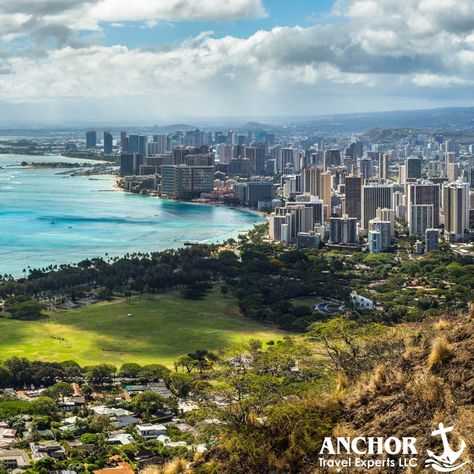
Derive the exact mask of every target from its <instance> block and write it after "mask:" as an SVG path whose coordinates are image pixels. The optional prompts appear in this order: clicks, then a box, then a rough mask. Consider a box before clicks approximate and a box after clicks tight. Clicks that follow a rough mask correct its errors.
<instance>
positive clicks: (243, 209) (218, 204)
mask: <svg viewBox="0 0 474 474" xmlns="http://www.w3.org/2000/svg"><path fill="white" fill-rule="evenodd" d="M120 179H121V178H120V177H119V176H115V179H114V183H113V188H114V189H115V190H116V191H119V192H122V193H127V194H134V195H137V196H144V197H149V198H157V199H162V200H164V201H172V202H179V203H181V204H191V205H195V206H212V207H223V208H225V209H231V210H234V211H241V212H247V213H249V214H253V215H255V216H258V217H261V218H262V219H264V220H265V222H266V223H268V217H269V215H268V214H266V213H265V212H262V211H258V210H257V209H250V208H248V207H244V206H227V205H226V204H224V203H221V202H213V201H202V202H201V201H182V200H180V199H173V198H169V197H162V196H159V195H158V194H156V193H153V194H148V193H144V194H142V193H132V192H130V191H127V190H125V189H123V188H122V187H121V186H119V181H120ZM255 225H257V224H254V226H255Z"/></svg>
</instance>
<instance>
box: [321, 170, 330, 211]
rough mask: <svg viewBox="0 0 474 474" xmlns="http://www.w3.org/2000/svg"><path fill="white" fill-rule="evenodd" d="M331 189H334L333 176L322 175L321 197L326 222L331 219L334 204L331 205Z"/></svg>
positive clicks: (325, 173)
mask: <svg viewBox="0 0 474 474" xmlns="http://www.w3.org/2000/svg"><path fill="white" fill-rule="evenodd" d="M331 188H332V176H331V173H329V172H327V171H326V172H324V173H321V175H320V193H321V195H320V196H319V197H320V198H321V199H322V200H323V202H324V209H325V210H324V215H325V217H326V220H328V219H329V217H330V216H331V214H332V204H331V195H332V192H331Z"/></svg>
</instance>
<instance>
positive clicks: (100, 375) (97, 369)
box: [87, 364, 115, 385]
mask: <svg viewBox="0 0 474 474" xmlns="http://www.w3.org/2000/svg"><path fill="white" fill-rule="evenodd" d="M114 374H115V367H114V366H113V365H110V364H98V365H94V366H93V367H91V368H90V370H89V372H88V374H87V376H88V379H89V381H90V382H91V383H93V384H97V385H105V384H106V383H110V382H112V378H113V376H114Z"/></svg>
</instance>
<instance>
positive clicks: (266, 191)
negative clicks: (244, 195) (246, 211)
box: [247, 181, 275, 209]
mask: <svg viewBox="0 0 474 474" xmlns="http://www.w3.org/2000/svg"><path fill="white" fill-rule="evenodd" d="M247 189H248V205H249V207H250V208H255V209H257V208H258V204H259V202H262V203H268V202H270V205H271V201H272V199H273V198H274V196H275V186H274V184H273V182H272V181H250V182H248V183H247Z"/></svg>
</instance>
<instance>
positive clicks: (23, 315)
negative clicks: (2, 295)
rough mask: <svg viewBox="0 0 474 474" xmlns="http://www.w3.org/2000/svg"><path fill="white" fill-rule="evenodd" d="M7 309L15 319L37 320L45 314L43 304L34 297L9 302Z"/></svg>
mask: <svg viewBox="0 0 474 474" xmlns="http://www.w3.org/2000/svg"><path fill="white" fill-rule="evenodd" d="M7 311H8V312H9V313H10V315H11V317H12V318H13V319H20V320H35V319H40V318H41V317H43V316H44V315H43V305H41V304H40V303H38V302H37V301H35V300H32V299H28V300H27V301H21V302H18V303H13V304H9V305H8V309H7Z"/></svg>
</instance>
